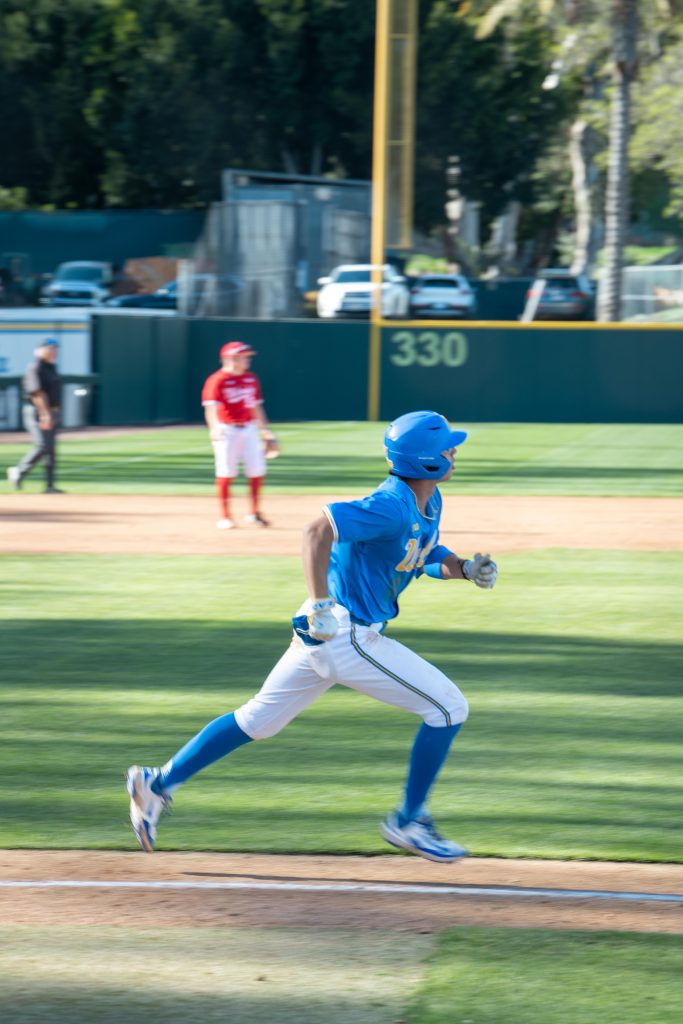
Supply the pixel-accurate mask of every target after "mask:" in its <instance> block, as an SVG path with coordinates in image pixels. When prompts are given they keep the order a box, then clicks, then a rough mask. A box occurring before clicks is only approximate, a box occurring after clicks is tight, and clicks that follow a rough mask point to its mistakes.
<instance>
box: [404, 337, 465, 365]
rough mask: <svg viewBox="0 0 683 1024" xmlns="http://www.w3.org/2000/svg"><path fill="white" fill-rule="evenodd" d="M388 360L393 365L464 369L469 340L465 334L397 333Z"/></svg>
mask: <svg viewBox="0 0 683 1024" xmlns="http://www.w3.org/2000/svg"><path fill="white" fill-rule="evenodd" d="M389 340H390V342H391V353H390V355H389V360H390V362H392V363H393V364H394V366H448V367H455V366H462V365H463V364H464V363H466V362H467V356H468V347H467V337H466V335H464V334H463V333H462V331H444V332H440V331H394V333H393V334H392V335H391V336H390V339H389Z"/></svg>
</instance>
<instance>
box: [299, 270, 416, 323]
mask: <svg viewBox="0 0 683 1024" xmlns="http://www.w3.org/2000/svg"><path fill="white" fill-rule="evenodd" d="M372 269H373V268H372V265H371V264H370V263H345V264H342V266H340V267H335V269H334V270H333V271H332V273H331V274H330V276H329V277H320V278H318V284H319V285H320V291H319V292H318V297H317V300H316V306H317V310H318V316H319V317H323V318H324V319H328V320H330V319H335V318H339V317H354V316H357V317H363V318H367V317H369V316H370V313H371V310H372V298H373V291H374V290H375V288H376V287H377V286H376V285H375V284H373V281H372ZM409 307H410V294H409V292H408V285H407V282H406V279H405V277H402V276H401V275H400V274H399V273H397V271H396V269H395V268H394V267H392V266H389V264H385V266H383V267H382V303H381V310H382V316H384V317H405V316H407V315H408V309H409Z"/></svg>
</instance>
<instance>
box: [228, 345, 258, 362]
mask: <svg viewBox="0 0 683 1024" xmlns="http://www.w3.org/2000/svg"><path fill="white" fill-rule="evenodd" d="M246 355H250V356H253V355H256V352H255V351H254V349H253V348H252V347H251V346H250V345H247V344H246V342H244V341H228V342H226V344H225V345H223V347H222V348H221V351H220V357H221V359H229V358H230V357H231V356H246Z"/></svg>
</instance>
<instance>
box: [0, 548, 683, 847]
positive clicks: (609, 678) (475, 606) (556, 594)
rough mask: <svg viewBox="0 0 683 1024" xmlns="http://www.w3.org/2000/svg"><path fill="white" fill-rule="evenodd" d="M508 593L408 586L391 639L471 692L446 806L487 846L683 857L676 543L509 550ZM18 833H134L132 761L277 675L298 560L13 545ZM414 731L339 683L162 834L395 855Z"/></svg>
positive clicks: (152, 759) (13, 830)
mask: <svg viewBox="0 0 683 1024" xmlns="http://www.w3.org/2000/svg"><path fill="white" fill-rule="evenodd" d="M500 568H501V577H500V583H499V586H498V587H496V589H495V590H494V591H492V592H490V593H489V592H485V591H481V590H477V589H476V588H474V587H470V586H469V585H467V584H464V583H460V584H458V583H454V584H447V583H437V582H436V581H433V580H430V579H424V580H421V581H419V582H418V583H416V584H414V585H413V587H412V588H410V590H409V591H408V592H407V593H406V595H405V597H404V600H403V609H402V615H401V618H400V620H399V621H398V623H397V624H396V627H395V628H393V629H392V635H394V636H395V637H396V638H398V639H401V640H403V641H404V642H406V643H408V644H409V645H410V646H412V647H414V648H415V650H417V651H418V652H419V653H421V654H422V655H424V656H425V657H427V658H429V659H430V660H433V661H434V662H435V663H437V664H438V665H439V666H440V667H442V668H443V670H444V671H446V672H447V673H448V674H449V675H451V676H452V677H453V678H454V679H456V680H457V681H458V682H459V683H460V685H461V687H462V689H463V690H464V691H465V693H466V694H467V696H468V697H469V699H470V703H471V708H472V713H471V718H470V721H469V722H468V724H467V725H466V727H465V728H464V729H463V731H462V734H461V735H460V736H459V737H458V739H457V740H456V744H455V747H454V749H453V754H452V756H451V758H450V761H449V763H448V765H447V767H446V769H445V771H444V775H443V778H442V779H441V782H440V785H439V787H438V789H437V793H436V796H435V799H434V810H435V813H436V814H437V815H438V817H439V819H440V821H442V823H443V825H444V826H445V829H446V830H447V831H448V832H449V833H451V834H453V836H454V837H455V838H458V839H460V840H461V841H462V842H463V843H465V844H466V845H467V846H468V847H469V848H470V849H471V850H472V851H473V852H474V853H475V854H494V855H501V856H531V857H541V856H547V857H557V858H561V857H575V858H604V859H625V860H652V861H678V862H680V861H681V860H683V853H682V851H681V843H680V798H681V778H682V777H683V773H682V772H681V767H682V764H681V762H682V759H683V755H682V750H681V743H680V739H681V735H682V734H683V702H682V696H681V679H680V667H681V664H682V656H683V644H682V643H681V635H680V602H679V600H678V599H679V595H680V579H681V571H682V570H683V555H681V554H675V555H674V554H671V555H669V554H666V553H659V554H648V553H643V552H628V553H620V552H609V551H608V552H595V551H546V552H543V553H538V552H535V553H531V554H517V555H507V556H505V557H503V558H502V559H501V562H500ZM0 577H1V580H2V583H1V584H0V605H1V606H0V675H1V676H2V679H3V687H2V690H1V691H0V777H1V778H2V782H3V784H2V787H0V820H2V823H3V825H2V829H3V836H2V842H1V844H0V845H2V846H6V847H67V848H79V847H83V848H87V847H97V848H132V845H133V843H132V837H131V836H130V834H129V830H128V824H127V807H126V800H125V797H124V792H123V787H122V776H123V772H124V770H125V768H126V767H127V766H128V765H129V764H131V763H135V762H138V763H143V764H144V763H151V764H157V763H162V762H163V761H165V760H166V759H167V758H168V757H169V756H170V755H171V754H172V753H173V752H174V751H175V750H176V749H177V748H178V747H179V746H180V745H181V744H182V743H183V742H185V740H186V739H187V738H189V736H191V735H192V734H193V733H194V732H195V731H196V730H197V729H198V728H200V727H201V726H202V725H203V724H204V723H205V722H206V721H207V720H209V719H211V718H213V717H215V716H216V715H217V714H220V713H222V712H224V711H227V710H230V709H232V708H233V707H235V706H236V705H238V704H239V703H241V702H242V701H243V700H244V699H246V698H247V697H249V696H250V695H251V694H252V693H253V692H254V690H255V689H256V688H257V687H258V685H260V682H261V680H262V679H263V678H264V676H265V674H266V673H267V672H268V670H269V669H270V667H271V666H272V664H273V663H274V662H275V660H276V659H277V657H278V656H279V655H280V653H281V652H282V651H283V650H284V648H285V647H286V645H287V644H288V642H289V635H290V629H289V616H291V614H293V612H294V611H295V609H296V607H297V605H298V603H299V601H300V600H301V598H302V596H303V589H304V588H303V582H302V577H301V569H300V565H299V562H298V559H295V558H270V559H257V558H253V559H249V558H243V559H240V560H239V561H230V560H225V559H224V560H220V561H219V560H217V559H208V558H196V557H183V558H166V557H161V556H159V557H153V556H150V557H146V558H145V557H137V558H132V557H131V558H125V557H113V556H96V557H88V556H56V555H55V556H44V557H41V556H28V557H27V556H21V557H19V556H16V557H4V558H2V559H1V560H0ZM416 725H417V722H416V720H415V719H413V718H411V716H408V715H406V714H404V713H401V712H399V711H396V710H392V709H390V708H387V707H384V706H382V705H380V704H377V703H375V702H373V701H371V700H369V699H368V698H365V697H362V696H360V695H357V694H355V693H353V692H352V691H349V690H346V689H343V688H336V689H335V690H334V691H332V692H331V693H329V694H327V695H326V696H325V697H323V698H322V699H321V700H320V701H319V702H318V703H317V704H315V705H314V706H313V707H312V708H310V709H309V710H308V711H307V712H306V713H304V714H303V715H302V716H301V717H300V718H299V719H297V720H296V721H295V722H294V723H292V725H291V726H290V727H289V728H288V729H286V730H285V731H284V732H283V733H281V734H280V736H278V737H276V738H274V739H272V740H270V741H267V742H262V743H256V744H249V745H247V746H246V747H243V748H241V749H240V750H238V751H236V752H235V754H234V755H233V756H232V757H230V758H228V759H226V760H224V761H222V762H221V763H220V764H218V765H216V766H214V767H213V768H211V769H209V770H207V771H206V772H205V773H204V774H203V775H202V776H201V777H200V778H198V779H196V780H194V781H193V782H191V783H189V784H188V785H187V786H186V787H184V788H183V789H182V790H181V791H180V792H179V793H178V795H177V798H176V801H175V808H176V809H175V813H174V814H173V815H172V816H170V817H169V818H168V819H167V820H166V821H165V822H164V824H163V826H162V829H161V832H160V842H159V845H160V848H161V849H201V850H211V849H214V850H259V851H277V852H288V851H293V852H306V851H309V852H310V851H315V852H321V853H322V852H346V853H351V852H353V853H384V852H386V849H387V848H386V846H385V845H384V844H383V843H382V842H381V840H380V838H379V836H378V834H377V825H378V821H379V819H380V818H381V817H382V816H383V814H384V813H385V812H386V810H387V809H388V808H390V807H391V806H392V805H393V804H394V803H395V801H396V799H397V797H398V795H399V790H400V786H401V783H402V779H403V773H404V764H405V761H406V758H407V752H408V748H409V745H410V742H411V739H412V736H413V734H414V730H415V728H416Z"/></svg>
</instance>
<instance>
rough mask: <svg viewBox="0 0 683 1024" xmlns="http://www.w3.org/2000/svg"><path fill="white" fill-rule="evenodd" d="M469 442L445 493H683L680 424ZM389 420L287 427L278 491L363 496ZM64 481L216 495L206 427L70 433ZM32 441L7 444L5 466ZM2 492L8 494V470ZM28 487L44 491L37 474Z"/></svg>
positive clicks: (546, 428)
mask: <svg viewBox="0 0 683 1024" xmlns="http://www.w3.org/2000/svg"><path fill="white" fill-rule="evenodd" d="M465 425H466V426H467V427H468V429H469V430H470V439H469V440H468V441H467V443H466V444H464V445H463V446H462V448H461V449H460V452H459V454H458V460H457V471H456V476H455V477H454V479H453V481H452V482H451V483H449V484H447V485H446V487H445V491H446V493H456V492H457V493H461V494H584V495H602V494H604V495H621V494H623V495H680V494H681V493H683V425H667V424H645V425H641V424H598V425H595V424H592V425H591V424H544V423H536V424H534V423H529V424H524V423H522V424H520V423H516V424H512V423H497V424H496V423H486V424H465ZM384 426H385V425H384V424H377V423H305V424H294V423H287V424H280V425H278V426H277V431H278V435H279V437H280V440H281V441H282V444H283V448H284V454H283V457H282V458H281V459H279V460H278V461H277V462H273V463H270V464H269V470H268V487H269V490H270V491H271V492H273V493H292V494H294V493H306V492H309V493H328V494H329V493H334V494H342V493H357V492H365V491H367V490H369V489H371V488H372V487H374V486H375V485H376V484H377V482H378V480H379V479H381V478H382V476H383V474H384V466H385V464H384V462H383V458H382V438H383V432H384ZM59 450H60V462H61V475H60V479H61V483H62V485H63V486H64V487H65V488H66V489H68V490H71V491H75V492H82V493H110V494H111V493H128V494H133V493H135V494H157V493H159V494H209V493H210V492H211V490H212V477H213V456H212V451H211V448H210V445H209V442H208V435H207V432H206V430H205V429H204V428H203V427H200V426H197V427H185V428H166V429H159V430H144V431H131V432H130V433H126V434H118V435H117V436H114V437H111V436H109V437H108V436H106V435H104V434H102V433H93V434H92V435H91V436H90V437H88V438H85V439H83V438H77V437H70V436H69V434H68V432H66V433H64V434H63V435H62V438H61V442H60V447H59ZM25 451H26V445H25V444H15V443H3V444H2V445H0V460H2V467H6V466H9V465H12V464H14V463H16V462H17V461H18V460H19V458H20V457H21V455H22V454H23V453H24V452H25ZM0 475H1V477H2V482H0V490H5V491H7V490H8V487H9V485H8V484H7V482H6V481H5V474H4V470H3V472H2V473H1V474H0ZM25 487H26V489H27V490H29V491H31V490H40V489H41V487H42V471H41V470H40V469H39V468H38V469H36V470H34V472H33V474H32V475H31V477H30V478H29V479H28V480H27V481H26V484H25Z"/></svg>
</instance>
